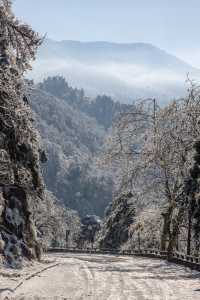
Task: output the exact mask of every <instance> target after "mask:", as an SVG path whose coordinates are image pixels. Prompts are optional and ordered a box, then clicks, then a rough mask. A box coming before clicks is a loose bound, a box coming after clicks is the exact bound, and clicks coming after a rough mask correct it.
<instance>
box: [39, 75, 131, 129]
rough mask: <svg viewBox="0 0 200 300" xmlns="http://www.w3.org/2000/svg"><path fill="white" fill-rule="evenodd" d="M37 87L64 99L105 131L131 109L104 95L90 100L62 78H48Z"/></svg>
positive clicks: (83, 92) (81, 90) (129, 106)
mask: <svg viewBox="0 0 200 300" xmlns="http://www.w3.org/2000/svg"><path fill="white" fill-rule="evenodd" d="M38 87H39V88H40V89H41V90H44V91H46V92H48V93H50V94H52V95H54V96H56V97H58V98H61V99H64V100H65V101H66V102H67V103H68V104H70V105H72V106H73V107H74V108H76V109H78V110H80V111H82V112H83V113H85V114H86V115H88V116H89V117H92V118H94V119H95V120H96V121H97V122H98V124H99V125H101V126H103V127H104V128H105V129H106V130H107V129H109V128H110V127H111V126H112V123H113V120H114V119H115V117H116V116H117V115H118V114H119V113H122V112H126V111H128V110H130V109H131V108H132V105H128V104H121V103H120V102H115V101H114V100H113V99H112V98H111V97H109V96H106V95H99V96H97V97H96V98H95V99H90V98H88V97H87V96H86V95H85V91H84V90H83V89H78V88H73V87H71V86H69V84H68V83H67V81H66V79H65V78H64V77H62V76H54V77H48V78H47V79H44V81H43V82H41V83H39V84H38Z"/></svg>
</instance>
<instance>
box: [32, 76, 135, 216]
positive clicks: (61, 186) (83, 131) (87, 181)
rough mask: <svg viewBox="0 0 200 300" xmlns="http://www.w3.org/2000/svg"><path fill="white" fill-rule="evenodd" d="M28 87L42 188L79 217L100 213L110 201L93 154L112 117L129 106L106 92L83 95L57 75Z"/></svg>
mask: <svg viewBox="0 0 200 300" xmlns="http://www.w3.org/2000/svg"><path fill="white" fill-rule="evenodd" d="M28 92H29V94H30V101H31V106H32V108H33V110H34V112H35V114H36V119H37V123H38V129H39V131H40V134H41V136H42V142H43V145H44V148H45V149H46V152H47V156H48V160H47V164H46V165H45V166H44V168H43V173H44V178H45V182H46V184H47V187H48V189H49V190H50V191H52V192H53V193H54V194H55V195H56V197H57V198H58V199H60V200H61V202H62V203H64V204H65V206H66V207H69V208H71V209H75V210H77V211H78V212H79V214H80V215H81V216H84V215H86V214H88V213H89V214H96V215H99V216H103V214H104V210H105V208H106V207H107V205H108V203H109V202H110V201H111V200H112V192H113V189H112V178H111V176H110V175H109V172H105V170H104V171H103V170H101V168H100V167H99V166H98V165H97V158H98V156H99V155H100V153H101V151H102V147H103V144H104V139H105V136H106V134H107V131H108V130H109V128H111V126H112V122H113V121H114V119H115V118H116V117H117V116H119V114H120V113H121V112H122V111H128V109H129V108H130V107H131V105H122V104H120V103H115V102H114V101H113V100H112V99H111V98H109V97H107V96H98V97H97V98H95V99H89V98H87V97H86V96H85V94H84V91H83V90H78V89H76V88H72V87H70V86H69V85H68V83H67V82H66V81H65V80H64V78H62V77H53V78H48V79H47V80H44V82H42V83H40V84H38V85H35V86H34V85H32V84H30V82H29V87H28Z"/></svg>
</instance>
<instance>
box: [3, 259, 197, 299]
mask: <svg viewBox="0 0 200 300" xmlns="http://www.w3.org/2000/svg"><path fill="white" fill-rule="evenodd" d="M45 259H46V260H47V259H48V260H49V261H48V262H46V263H45V264H38V265H37V266H34V267H32V269H31V270H29V269H25V270H24V271H23V272H24V273H21V274H20V277H19V278H18V275H17V273H16V272H15V273H13V274H11V275H10V276H8V275H6V276H5V274H4V275H3V274H0V300H2V299H23V300H24V299H67V300H72V299H73V300H81V299H82V300H84V299H91V300H129V299H130V300H168V299H170V300H190V299H191V300H200V274H199V273H197V272H195V271H190V270H189V269H186V268H184V267H182V266H177V265H175V264H171V263H167V262H165V261H162V260H158V259H150V258H137V257H121V256H119V257H117V256H111V255H91V256H90V255H84V254H51V255H48V256H47V257H45ZM2 275H3V276H2ZM12 276H14V277H12ZM6 296H7V298H6Z"/></svg>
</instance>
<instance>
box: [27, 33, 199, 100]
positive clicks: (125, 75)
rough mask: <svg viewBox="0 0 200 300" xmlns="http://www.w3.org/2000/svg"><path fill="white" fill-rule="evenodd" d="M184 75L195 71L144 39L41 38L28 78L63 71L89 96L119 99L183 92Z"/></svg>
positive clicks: (39, 78) (173, 94) (61, 73)
mask: <svg viewBox="0 0 200 300" xmlns="http://www.w3.org/2000/svg"><path fill="white" fill-rule="evenodd" d="M187 73H189V74H190V76H191V77H193V76H194V77H195V78H196V77H198V76H199V74H200V71H199V70H197V69H195V68H193V67H192V66H190V65H189V64H187V63H185V62H184V61H182V60H180V59H178V58H176V57H175V56H173V55H170V54H168V53H167V52H165V51H163V50H161V49H159V48H157V47H155V46H153V45H151V44H145V43H133V44H117V43H108V42H87V43H86V42H85V43H84V42H76V41H61V42H56V41H53V40H48V39H47V40H46V41H45V42H44V44H43V45H42V47H41V48H40V51H39V54H38V59H37V62H36V63H35V67H34V70H33V72H32V74H31V75H30V76H31V77H33V78H34V79H37V80H41V78H44V77H47V76H48V75H50V76H52V75H55V74H59V75H63V76H64V77H66V78H67V80H68V81H69V83H70V84H72V85H76V86H78V87H83V88H84V89H85V90H86V91H87V93H88V94H89V95H92V96H94V95H95V96H96V95H97V94H103V93H105V94H107V95H110V96H112V97H114V98H116V99H118V100H120V101H121V102H128V101H129V102H130V101H132V100H133V99H135V98H143V97H152V96H153V97H154V96H155V97H158V98H159V99H160V100H161V101H162V100H169V99H168V98H169V97H179V96H182V95H183V94H184V84H185V80H186V76H187Z"/></svg>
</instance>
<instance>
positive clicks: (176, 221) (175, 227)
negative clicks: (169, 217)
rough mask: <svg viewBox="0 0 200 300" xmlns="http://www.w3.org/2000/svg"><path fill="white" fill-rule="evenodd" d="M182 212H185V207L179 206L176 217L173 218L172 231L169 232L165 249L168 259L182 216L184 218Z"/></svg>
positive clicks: (174, 245) (172, 249) (171, 253)
mask: <svg viewBox="0 0 200 300" xmlns="http://www.w3.org/2000/svg"><path fill="white" fill-rule="evenodd" d="M184 212H185V208H184V207H180V208H179V211H178V214H177V217H176V218H175V219H174V220H173V227H172V231H171V232H170V236H169V245H168V249H167V252H168V253H167V256H168V259H171V258H172V255H173V251H174V249H175V247H176V242H177V237H178V234H179V228H180V225H181V223H182V222H183V218H184Z"/></svg>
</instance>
